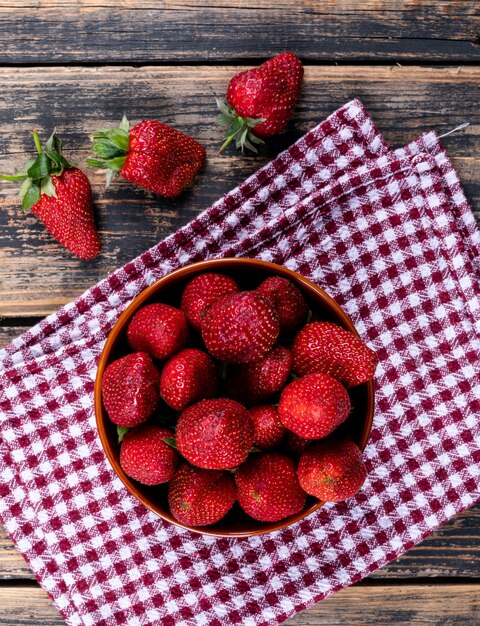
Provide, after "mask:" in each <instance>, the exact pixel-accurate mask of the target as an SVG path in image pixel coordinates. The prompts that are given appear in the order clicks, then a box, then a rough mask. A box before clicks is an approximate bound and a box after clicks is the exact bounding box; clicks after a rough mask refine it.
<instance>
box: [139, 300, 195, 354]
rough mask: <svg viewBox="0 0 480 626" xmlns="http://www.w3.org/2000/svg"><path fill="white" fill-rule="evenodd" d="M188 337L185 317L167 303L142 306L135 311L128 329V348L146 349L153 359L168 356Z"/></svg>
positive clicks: (181, 346) (182, 344)
mask: <svg viewBox="0 0 480 626" xmlns="http://www.w3.org/2000/svg"><path fill="white" fill-rule="evenodd" d="M187 338H188V323H187V318H186V317H185V315H184V314H183V312H182V311H180V309H176V308H175V307H173V306H170V305H169V304H160V303H155V304H148V305H147V306H144V307H143V308H141V309H140V310H139V311H137V313H135V315H134V316H133V319H132V321H131V322H130V324H129V325H128V329H127V339H128V343H129V344H130V347H131V348H132V349H133V350H141V351H143V352H148V354H149V355H150V356H151V357H153V358H154V359H167V358H168V357H169V356H171V355H172V354H174V353H175V352H178V351H179V350H181V349H182V348H183V346H184V345H185V343H186V342H187Z"/></svg>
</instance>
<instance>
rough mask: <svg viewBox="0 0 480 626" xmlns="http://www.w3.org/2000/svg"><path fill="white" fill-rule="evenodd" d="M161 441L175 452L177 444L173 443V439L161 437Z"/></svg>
mask: <svg viewBox="0 0 480 626" xmlns="http://www.w3.org/2000/svg"><path fill="white" fill-rule="evenodd" d="M163 441H164V442H165V443H166V444H167V445H169V446H170V447H171V448H174V449H175V450H177V442H176V441H175V438H174V437H163Z"/></svg>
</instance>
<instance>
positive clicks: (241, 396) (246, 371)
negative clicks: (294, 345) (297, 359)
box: [226, 346, 293, 405]
mask: <svg viewBox="0 0 480 626" xmlns="http://www.w3.org/2000/svg"><path fill="white" fill-rule="evenodd" d="M292 362H293V359H292V354H291V352H290V350H287V348H284V347H283V346H276V347H275V348H273V350H270V352H267V354H266V355H265V356H264V357H263V359H260V360H259V361H256V362H255V363H248V364H245V365H239V366H238V367H237V368H235V370H234V371H233V372H232V374H231V375H230V376H229V377H228V379H227V383H226V391H227V395H228V396H229V397H231V398H234V399H235V400H238V401H239V402H242V403H243V404H246V405H252V404H258V403H259V402H264V401H265V400H267V399H268V398H269V397H270V396H272V395H273V394H275V393H277V392H278V391H280V390H281V389H282V388H283V386H284V385H285V383H286V382H287V378H288V376H289V374H290V371H291V369H292Z"/></svg>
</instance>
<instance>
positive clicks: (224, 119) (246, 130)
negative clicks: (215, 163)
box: [216, 98, 265, 155]
mask: <svg viewBox="0 0 480 626" xmlns="http://www.w3.org/2000/svg"><path fill="white" fill-rule="evenodd" d="M216 102H217V107H218V108H219V109H220V115H218V116H217V122H218V123H219V124H221V125H222V126H227V130H226V131H225V141H224V142H223V144H222V145H221V146H220V148H219V149H218V150H217V153H216V154H217V155H218V154H220V153H221V152H222V151H223V150H225V148H226V147H227V146H228V145H229V144H230V143H231V142H232V141H233V140H235V146H236V147H237V148H240V150H241V151H242V152H244V151H245V148H247V149H248V150H250V151H251V152H255V153H257V152H258V150H257V148H256V146H255V145H254V144H257V145H259V144H261V143H265V142H264V141H263V139H260V137H257V136H256V135H255V133H254V132H253V129H254V128H255V126H258V124H261V123H262V122H264V121H265V119H264V118H257V119H255V118H253V117H242V116H241V115H238V113H237V112H236V111H235V109H233V108H232V107H231V106H229V105H228V104H227V103H226V102H224V101H223V100H220V98H217V99H216Z"/></svg>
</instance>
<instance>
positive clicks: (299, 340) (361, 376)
mask: <svg viewBox="0 0 480 626" xmlns="http://www.w3.org/2000/svg"><path fill="white" fill-rule="evenodd" d="M292 353H293V367H294V370H295V372H296V373H297V374H298V375H299V376H303V375H304V374H313V373H318V372H322V373H324V374H330V376H333V377H334V378H337V379H338V380H340V381H341V382H342V383H343V384H344V385H346V386H347V387H354V386H355V385H360V384H361V383H364V382H366V381H367V380H370V379H371V378H373V375H374V374H375V369H376V367H377V363H378V359H377V356H376V354H375V352H374V351H373V350H371V349H370V348H369V347H368V346H367V345H366V344H365V343H363V341H362V340H361V339H360V338H359V337H357V335H354V334H353V333H352V332H350V331H349V330H345V329H344V328H342V327H341V326H338V325H337V324H333V323H332V322H312V323H311V324H307V325H306V326H304V327H303V328H302V330H301V331H300V332H299V333H298V335H297V336H296V338H295V341H294V343H293V347H292Z"/></svg>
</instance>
